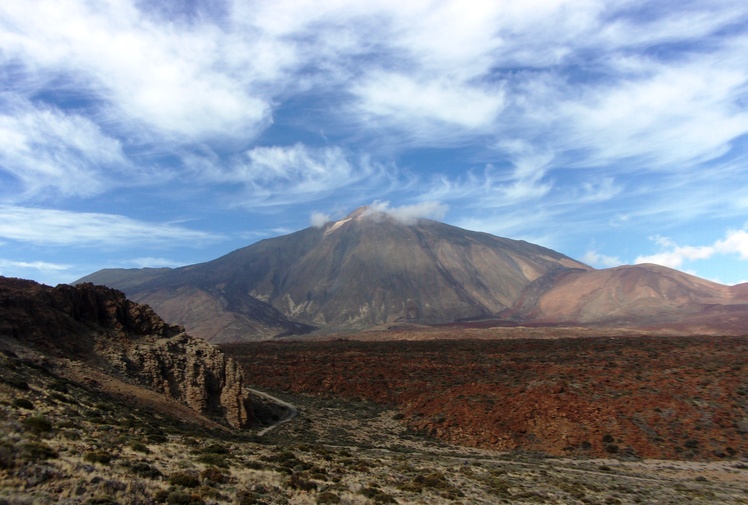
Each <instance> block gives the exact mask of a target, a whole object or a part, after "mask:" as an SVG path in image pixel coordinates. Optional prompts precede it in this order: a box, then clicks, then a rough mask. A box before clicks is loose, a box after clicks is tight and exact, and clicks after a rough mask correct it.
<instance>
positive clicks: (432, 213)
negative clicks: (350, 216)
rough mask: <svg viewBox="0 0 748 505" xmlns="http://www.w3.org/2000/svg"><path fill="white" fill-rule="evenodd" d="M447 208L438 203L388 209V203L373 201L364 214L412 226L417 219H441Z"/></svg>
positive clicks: (431, 202)
mask: <svg viewBox="0 0 748 505" xmlns="http://www.w3.org/2000/svg"><path fill="white" fill-rule="evenodd" d="M447 209H448V207H447V206H446V205H444V204H443V203H440V202H433V201H430V202H422V203H417V204H413V205H402V206H400V207H390V202H382V201H378V200H377V201H374V202H372V203H371V204H370V205H369V206H368V208H367V210H366V213H365V214H364V215H365V216H370V217H374V218H376V217H377V215H378V214H386V215H387V216H389V217H391V218H393V219H394V220H395V221H398V222H400V223H402V224H406V225H412V224H415V223H416V222H417V221H418V220H419V219H427V218H428V219H437V220H439V219H443V218H444V216H445V215H446V213H447Z"/></svg>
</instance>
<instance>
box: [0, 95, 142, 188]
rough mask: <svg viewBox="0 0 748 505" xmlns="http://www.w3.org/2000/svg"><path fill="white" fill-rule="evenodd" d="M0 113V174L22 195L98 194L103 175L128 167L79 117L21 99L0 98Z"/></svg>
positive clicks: (115, 145) (111, 143)
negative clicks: (15, 183) (7, 175)
mask: <svg viewBox="0 0 748 505" xmlns="http://www.w3.org/2000/svg"><path fill="white" fill-rule="evenodd" d="M5 98H7V96H6V97H5ZM2 109H5V111H4V112H2V113H0V170H5V171H6V172H9V173H10V174H11V175H13V176H14V177H15V178H16V179H17V180H19V181H20V182H21V187H22V191H23V193H24V194H26V195H27V196H31V195H38V194H40V193H42V192H43V191H46V190H50V189H51V190H54V191H56V192H58V193H60V194H62V195H65V196H86V195H91V194H96V193H100V192H102V191H104V189H105V188H106V184H105V180H106V179H108V174H107V172H110V171H119V170H122V169H123V168H124V167H126V166H127V165H128V162H127V161H126V160H125V157H124V154H123V152H122V146H121V144H120V142H119V141H118V140H116V139H114V138H112V137H109V136H107V135H106V134H105V133H103V132H102V130H101V128H100V127H99V126H98V125H97V124H95V123H94V122H92V121H91V120H89V119H87V118H85V117H82V116H79V115H70V114H64V113H62V112H61V111H60V110H58V109H55V108H52V107H34V106H32V105H31V104H30V103H28V102H26V101H23V100H20V101H19V100H15V101H14V100H4V101H2V102H0V110H2Z"/></svg>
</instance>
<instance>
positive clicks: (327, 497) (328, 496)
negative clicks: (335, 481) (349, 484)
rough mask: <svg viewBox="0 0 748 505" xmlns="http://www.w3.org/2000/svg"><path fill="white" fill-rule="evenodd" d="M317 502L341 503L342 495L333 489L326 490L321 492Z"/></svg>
mask: <svg viewBox="0 0 748 505" xmlns="http://www.w3.org/2000/svg"><path fill="white" fill-rule="evenodd" d="M317 503H340V496H338V495H336V494H335V493H333V492H332V491H325V492H323V493H320V494H319V496H318V497H317Z"/></svg>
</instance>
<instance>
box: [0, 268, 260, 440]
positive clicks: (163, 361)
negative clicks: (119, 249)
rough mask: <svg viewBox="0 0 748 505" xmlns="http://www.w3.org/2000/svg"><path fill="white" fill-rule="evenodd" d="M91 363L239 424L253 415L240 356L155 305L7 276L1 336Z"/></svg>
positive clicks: (1, 295)
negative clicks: (187, 330) (230, 355)
mask: <svg viewBox="0 0 748 505" xmlns="http://www.w3.org/2000/svg"><path fill="white" fill-rule="evenodd" d="M9 337H10V338H13V339H15V340H17V341H19V342H21V343H23V344H26V345H28V346H30V347H33V348H35V349H37V350H40V351H43V352H45V353H48V354H50V355H52V356H55V357H60V358H68V359H72V360H79V361H84V362H86V363H87V364H89V365H92V366H95V367H96V368H98V369H100V370H102V371H105V372H107V373H110V374H112V375H115V376H117V377H118V378H120V379H123V380H125V381H126V382H130V383H132V384H137V385H139V386H142V387H145V388H147V389H150V390H153V391H157V392H160V393H163V394H164V395H166V396H168V397H170V398H172V399H175V400H177V401H179V402H181V403H183V404H186V405H188V406H189V407H190V408H192V409H193V410H194V411H195V412H197V413H199V414H202V415H204V416H207V417H209V418H211V419H214V420H217V421H219V422H223V423H224V424H229V425H231V426H233V427H236V428H241V427H244V426H246V425H247V424H248V422H249V420H250V417H251V408H250V403H249V397H248V396H247V394H246V393H245V392H244V388H243V385H244V377H243V375H242V372H241V370H240V369H239V368H238V367H237V365H236V363H235V362H234V361H233V360H231V359H228V358H227V357H226V356H224V354H223V353H222V352H221V351H219V350H218V349H217V348H216V347H214V346H212V345H211V344H208V343H207V342H205V341H204V340H202V339H197V338H193V337H190V336H189V335H187V334H186V333H185V332H184V329H183V328H182V327H180V326H176V325H170V324H167V323H165V322H164V321H163V320H162V319H161V318H160V317H159V316H158V315H157V314H156V313H155V312H154V311H153V310H152V309H151V308H150V307H148V306H147V305H140V304H137V303H134V302H132V301H130V300H127V299H126V298H125V295H124V294H123V293H122V292H120V291H117V290H115V289H110V288H106V287H103V286H94V285H93V284H81V285H78V286H74V287H73V286H66V285H61V286H58V287H56V288H51V287H48V286H43V285H40V284H37V283H34V282H31V281H25V280H20V279H7V278H4V277H0V338H9Z"/></svg>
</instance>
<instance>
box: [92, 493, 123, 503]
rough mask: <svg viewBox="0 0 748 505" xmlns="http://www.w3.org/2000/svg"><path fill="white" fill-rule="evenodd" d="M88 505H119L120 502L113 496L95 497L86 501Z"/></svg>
mask: <svg viewBox="0 0 748 505" xmlns="http://www.w3.org/2000/svg"><path fill="white" fill-rule="evenodd" d="M86 505H119V502H118V501H117V500H115V499H114V498H112V497H111V496H106V495H105V496H95V497H93V498H89V499H88V500H87V501H86Z"/></svg>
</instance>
